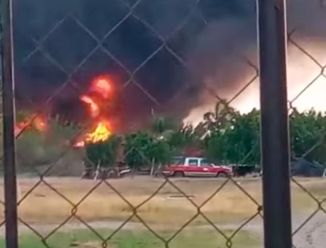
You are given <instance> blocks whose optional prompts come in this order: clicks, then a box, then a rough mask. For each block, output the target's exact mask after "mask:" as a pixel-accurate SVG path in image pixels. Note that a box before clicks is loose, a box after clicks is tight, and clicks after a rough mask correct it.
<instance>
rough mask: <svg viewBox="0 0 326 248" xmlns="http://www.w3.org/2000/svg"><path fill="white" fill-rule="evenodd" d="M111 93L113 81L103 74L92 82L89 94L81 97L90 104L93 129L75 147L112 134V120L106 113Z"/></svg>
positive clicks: (96, 141)
mask: <svg viewBox="0 0 326 248" xmlns="http://www.w3.org/2000/svg"><path fill="white" fill-rule="evenodd" d="M111 93H112V82H111V80H110V78H109V77H104V76H101V77H99V78H96V79H95V80H94V81H93V82H92V83H91V86H90V88H89V90H88V92H87V94H84V95H82V96H81V97H80V100H81V101H82V102H84V103H85V104H86V106H88V110H89V114H90V117H91V118H92V119H93V121H92V122H93V123H92V125H91V126H92V127H91V129H90V130H89V131H88V132H87V133H85V134H84V135H82V136H81V137H80V138H79V140H78V141H77V142H76V143H75V144H74V146H75V147H83V146H85V144H90V143H98V142H101V141H105V140H107V139H108V138H109V137H110V136H111V135H112V131H111V125H110V121H109V119H108V118H107V117H106V116H105V114H104V113H105V111H104V110H105V109H104V108H105V106H106V105H105V103H106V102H107V101H109V100H110V96H111Z"/></svg>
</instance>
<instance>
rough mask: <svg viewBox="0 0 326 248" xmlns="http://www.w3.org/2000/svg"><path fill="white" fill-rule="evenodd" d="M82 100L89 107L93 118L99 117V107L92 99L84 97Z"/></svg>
mask: <svg viewBox="0 0 326 248" xmlns="http://www.w3.org/2000/svg"><path fill="white" fill-rule="evenodd" d="M80 100H81V101H83V102H84V103H86V104H87V105H88V106H89V111H90V114H91V116H92V117H93V118H95V117H97V116H98V115H99V114H100V108H99V106H98V105H97V103H96V102H95V101H94V100H93V99H92V98H91V97H89V96H87V95H83V96H81V97H80Z"/></svg>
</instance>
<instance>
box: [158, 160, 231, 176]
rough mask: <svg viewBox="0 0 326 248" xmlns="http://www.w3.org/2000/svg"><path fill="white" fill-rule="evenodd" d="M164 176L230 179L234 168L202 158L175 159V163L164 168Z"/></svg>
mask: <svg viewBox="0 0 326 248" xmlns="http://www.w3.org/2000/svg"><path fill="white" fill-rule="evenodd" d="M163 175H165V176H174V177H185V176H186V177H228V176H232V168H230V167H227V166H219V165H215V164H213V163H210V162H209V161H208V160H207V159H206V158H202V157H175V158H174V159H173V162H172V163H171V164H170V165H169V166H167V167H165V168H164V170H163Z"/></svg>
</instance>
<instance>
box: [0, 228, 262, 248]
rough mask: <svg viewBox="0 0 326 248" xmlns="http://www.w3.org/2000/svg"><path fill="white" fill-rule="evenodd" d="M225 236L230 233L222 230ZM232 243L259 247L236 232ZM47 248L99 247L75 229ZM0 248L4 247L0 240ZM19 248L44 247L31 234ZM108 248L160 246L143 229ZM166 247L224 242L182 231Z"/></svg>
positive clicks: (206, 232)
mask: <svg viewBox="0 0 326 248" xmlns="http://www.w3.org/2000/svg"><path fill="white" fill-rule="evenodd" d="M99 233H100V234H101V235H106V236H107V235H109V234H110V232H109V231H105V230H100V231H99ZM159 233H160V234H161V235H162V236H163V237H164V238H165V239H169V238H170V237H171V236H172V234H173V232H167V231H161V232H159ZM226 234H227V235H228V236H230V235H231V233H230V232H227V231H226ZM232 243H233V245H234V246H232V247H237V248H257V247H260V245H259V240H258V238H257V237H255V236H254V235H252V234H250V233H249V232H245V231H242V232H239V233H238V234H237V235H236V236H235V237H234V238H233V239H232ZM46 244H47V245H48V246H49V247H51V248H69V247H77V248H97V247H101V242H99V238H98V237H97V236H96V235H95V234H93V233H92V232H90V231H87V230H78V231H72V232H69V233H68V232H58V233H56V234H54V235H53V236H51V237H50V238H49V239H47V240H46ZM0 247H1V248H2V247H5V244H4V241H3V240H0ZM19 247H20V248H44V247H46V246H45V245H44V244H43V243H42V242H41V241H40V238H39V237H38V236H36V235H32V234H23V235H22V236H21V238H20V245H19ZM107 247H108V248H153V247H155V248H164V247H165V245H164V243H163V242H162V241H161V240H159V239H158V238H157V237H155V236H154V235H153V234H151V233H150V232H148V231H145V230H138V231H124V230H123V231H120V232H118V233H117V234H116V235H114V237H113V238H112V239H111V240H110V241H109V242H108V246H107ZM169 247H170V248H199V247H205V248H211V247H212V248H216V247H218V248H222V247H227V246H226V240H225V238H223V237H222V236H221V235H219V234H218V233H216V232H215V231H214V230H212V229H206V228H205V229H186V230H184V231H183V232H181V233H180V234H179V235H177V236H176V237H175V238H174V239H173V240H172V241H171V242H170V244H169Z"/></svg>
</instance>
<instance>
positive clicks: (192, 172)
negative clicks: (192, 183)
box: [185, 159, 201, 176]
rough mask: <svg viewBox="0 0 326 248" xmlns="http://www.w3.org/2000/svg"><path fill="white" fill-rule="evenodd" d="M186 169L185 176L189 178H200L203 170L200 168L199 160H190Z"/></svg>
mask: <svg viewBox="0 0 326 248" xmlns="http://www.w3.org/2000/svg"><path fill="white" fill-rule="evenodd" d="M186 163H187V166H186V169H185V175H187V176H199V175H201V168H200V167H199V160H198V159H189V160H188V161H187V162H186Z"/></svg>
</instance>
